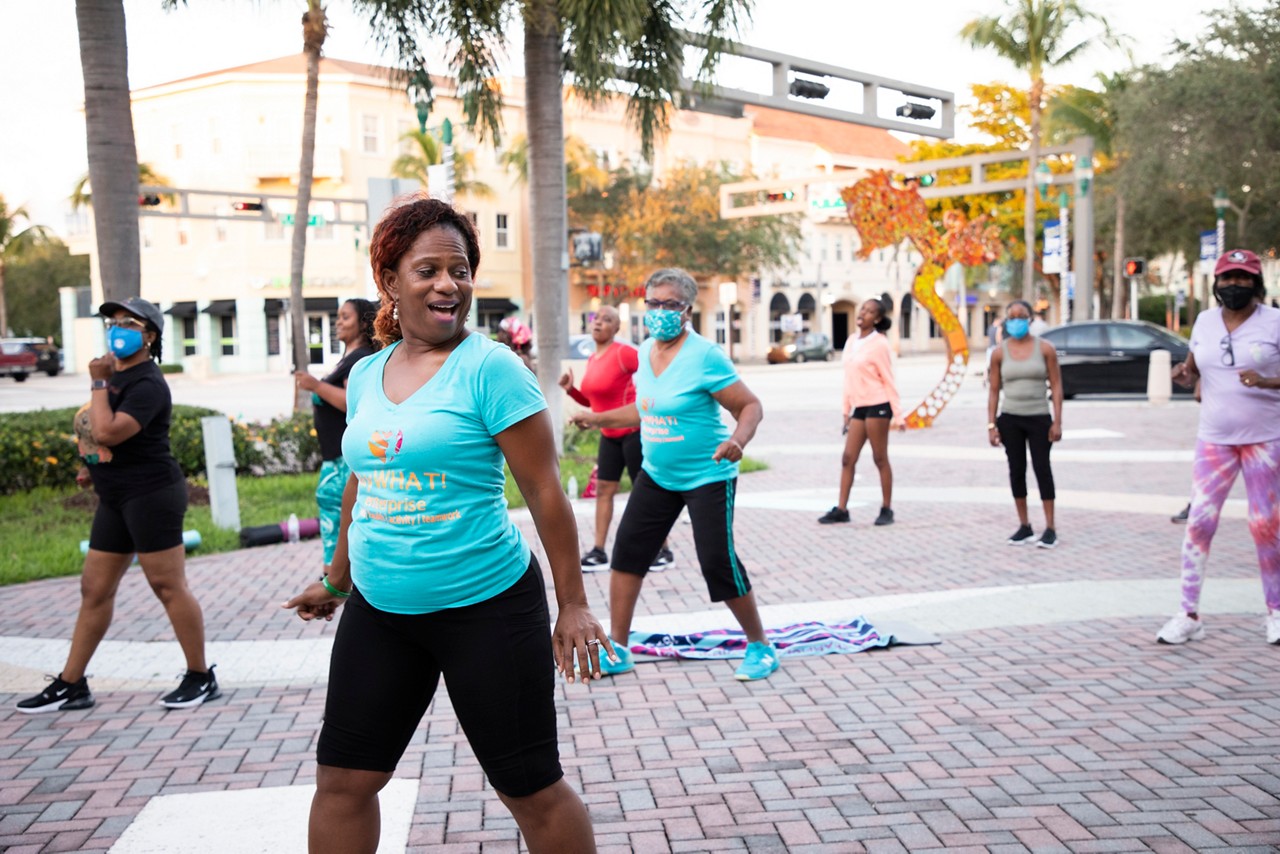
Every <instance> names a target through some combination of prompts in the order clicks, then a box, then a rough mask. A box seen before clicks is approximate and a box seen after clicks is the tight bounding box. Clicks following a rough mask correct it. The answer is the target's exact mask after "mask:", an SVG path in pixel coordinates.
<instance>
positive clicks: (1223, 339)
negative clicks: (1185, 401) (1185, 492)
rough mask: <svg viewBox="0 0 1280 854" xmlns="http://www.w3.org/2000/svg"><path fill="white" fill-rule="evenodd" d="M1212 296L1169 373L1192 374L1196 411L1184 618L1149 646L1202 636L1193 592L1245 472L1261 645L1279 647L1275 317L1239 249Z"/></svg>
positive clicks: (1254, 259)
mask: <svg viewBox="0 0 1280 854" xmlns="http://www.w3.org/2000/svg"><path fill="white" fill-rule="evenodd" d="M1213 293H1214V297H1215V298H1217V300H1218V303H1219V305H1220V306H1221V307H1220V308H1217V309H1211V310H1209V311H1205V312H1203V313H1201V315H1200V316H1199V317H1198V318H1196V323H1195V327H1194V329H1192V332H1191V352H1190V353H1189V354H1188V356H1187V360H1186V362H1184V363H1182V364H1180V365H1178V367H1177V368H1175V369H1174V379H1175V380H1177V381H1178V382H1180V383H1182V384H1184V385H1190V384H1191V383H1192V382H1194V381H1195V379H1196V377H1197V376H1199V378H1200V383H1201V386H1200V393H1201V400H1202V406H1201V409H1200V428H1199V431H1198V434H1197V441H1196V452H1195V464H1194V465H1193V467H1192V472H1191V478H1192V494H1191V511H1190V514H1189V518H1188V520H1187V532H1186V536H1185V538H1184V539H1183V542H1182V613H1180V614H1177V615H1175V616H1174V617H1173V618H1172V619H1171V620H1169V622H1167V623H1166V624H1165V625H1164V627H1163V628H1162V629H1161V630H1160V632H1159V633H1158V634H1157V635H1156V640H1158V641H1160V642H1161V643H1186V642H1187V641H1192V640H1199V639H1200V638H1202V637H1204V625H1203V624H1202V622H1201V620H1200V589H1201V587H1202V586H1203V584H1204V571H1205V563H1206V561H1207V560H1208V557H1209V544H1210V543H1211V542H1212V541H1213V535H1214V533H1215V532H1217V530H1218V520H1219V519H1220V518H1221V515H1222V505H1223V503H1224V502H1226V500H1227V494H1228V493H1230V492H1231V487H1232V486H1233V485H1234V484H1235V482H1236V477H1237V476H1238V475H1241V474H1243V475H1244V486H1245V492H1246V494H1247V496H1248V500H1249V532H1250V533H1251V534H1252V535H1253V541H1254V544H1255V545H1256V547H1257V550H1258V565H1259V568H1260V570H1261V573H1262V593H1263V597H1264V598H1265V599H1266V604H1267V612H1268V614H1267V622H1266V630H1267V643H1273V644H1280V310H1277V309H1274V308H1271V307H1269V306H1267V305H1266V304H1265V303H1263V299H1264V298H1265V296H1266V289H1265V287H1264V286H1263V281H1262V264H1261V262H1260V261H1259V260H1258V256H1257V255H1254V254H1253V253H1252V252H1249V251H1247V250H1243V249H1236V250H1232V251H1231V252H1228V253H1226V254H1224V255H1223V256H1222V257H1221V258H1219V259H1218V264H1217V267H1216V268H1215V270H1214V284H1213Z"/></svg>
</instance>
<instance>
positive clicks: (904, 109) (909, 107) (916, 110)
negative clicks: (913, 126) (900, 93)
mask: <svg viewBox="0 0 1280 854" xmlns="http://www.w3.org/2000/svg"><path fill="white" fill-rule="evenodd" d="M896 112H897V114H898V115H900V116H902V117H903V118H904V119H931V118H933V114H934V113H935V112H937V111H936V110H934V109H933V107H930V106H929V105H928V104H920V103H917V102H915V101H907V103H905V104H903V105H902V106H901V107H899V108H898V109H897V110H896Z"/></svg>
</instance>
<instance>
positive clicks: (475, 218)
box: [467, 211, 480, 230]
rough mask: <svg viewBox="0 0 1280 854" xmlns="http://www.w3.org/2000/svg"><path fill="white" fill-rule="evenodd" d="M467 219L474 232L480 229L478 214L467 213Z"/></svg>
mask: <svg viewBox="0 0 1280 854" xmlns="http://www.w3.org/2000/svg"><path fill="white" fill-rule="evenodd" d="M467 219H469V220H471V224H472V225H473V226H475V228H476V230H479V229H480V214H478V213H476V212H475V211H467Z"/></svg>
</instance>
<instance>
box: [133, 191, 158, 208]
mask: <svg viewBox="0 0 1280 854" xmlns="http://www.w3.org/2000/svg"><path fill="white" fill-rule="evenodd" d="M158 204H160V197H159V196H157V195H156V194H155V193H144V194H143V195H141V196H138V206H139V207H143V208H154V207H155V206H156V205H158Z"/></svg>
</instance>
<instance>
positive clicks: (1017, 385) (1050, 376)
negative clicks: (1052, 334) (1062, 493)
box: [987, 300, 1062, 549]
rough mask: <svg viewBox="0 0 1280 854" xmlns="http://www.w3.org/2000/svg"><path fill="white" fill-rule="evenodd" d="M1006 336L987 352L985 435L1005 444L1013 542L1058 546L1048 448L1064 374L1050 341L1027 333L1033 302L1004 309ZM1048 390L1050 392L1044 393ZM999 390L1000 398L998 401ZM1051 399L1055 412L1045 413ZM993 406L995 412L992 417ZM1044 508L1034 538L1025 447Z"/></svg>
mask: <svg viewBox="0 0 1280 854" xmlns="http://www.w3.org/2000/svg"><path fill="white" fill-rule="evenodd" d="M1005 317H1006V320H1005V328H1004V337H1003V341H1001V343H1000V346H999V347H997V348H996V349H995V351H994V352H993V353H992V354H991V370H990V372H989V374H990V380H991V381H990V384H989V389H990V392H989V395H988V398H987V438H988V439H989V440H990V442H991V444H992V446H997V445H1004V452H1005V456H1006V457H1008V460H1009V486H1010V487H1011V488H1012V490H1013V504H1014V507H1016V508H1017V510H1018V530H1017V531H1015V532H1014V534H1013V536H1011V537H1010V538H1009V540H1008V542H1009V545H1011V546H1022V545H1027V544H1030V543H1035V545H1037V546H1039V547H1040V548H1042V549H1051V548H1053V547H1054V546H1056V545H1057V544H1058V534H1057V531H1055V530H1054V519H1053V500H1054V489H1053V469H1051V468H1050V467H1049V451H1050V449H1051V448H1052V447H1053V443H1054V442H1056V441H1058V440H1059V439H1061V438H1062V372H1061V370H1060V369H1059V368H1058V354H1057V351H1055V350H1054V349H1053V345H1052V344H1050V343H1049V342H1047V341H1042V340H1041V339H1039V338H1037V337H1036V336H1034V335H1031V334H1030V324H1031V305H1030V303H1027V302H1024V301H1023V300H1017V301H1015V302H1013V303H1011V304H1010V305H1009V308H1008V310H1007V311H1006V312H1005ZM1046 391H1047V392H1048V396H1047V395H1046ZM1002 393H1003V397H1004V400H1003V401H1001V394H1002ZM1050 398H1051V399H1052V402H1053V414H1052V415H1050V414H1049V404H1050ZM997 409H998V410H999V416H997V415H996V412H997ZM1028 448H1029V449H1030V451H1031V468H1032V470H1033V471H1035V473H1036V484H1037V485H1038V486H1039V487H1040V503H1041V504H1042V505H1043V506H1044V533H1042V534H1041V535H1040V539H1039V540H1036V539H1035V532H1034V531H1033V530H1032V528H1031V520H1030V518H1029V517H1028V516H1027V450H1028Z"/></svg>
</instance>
